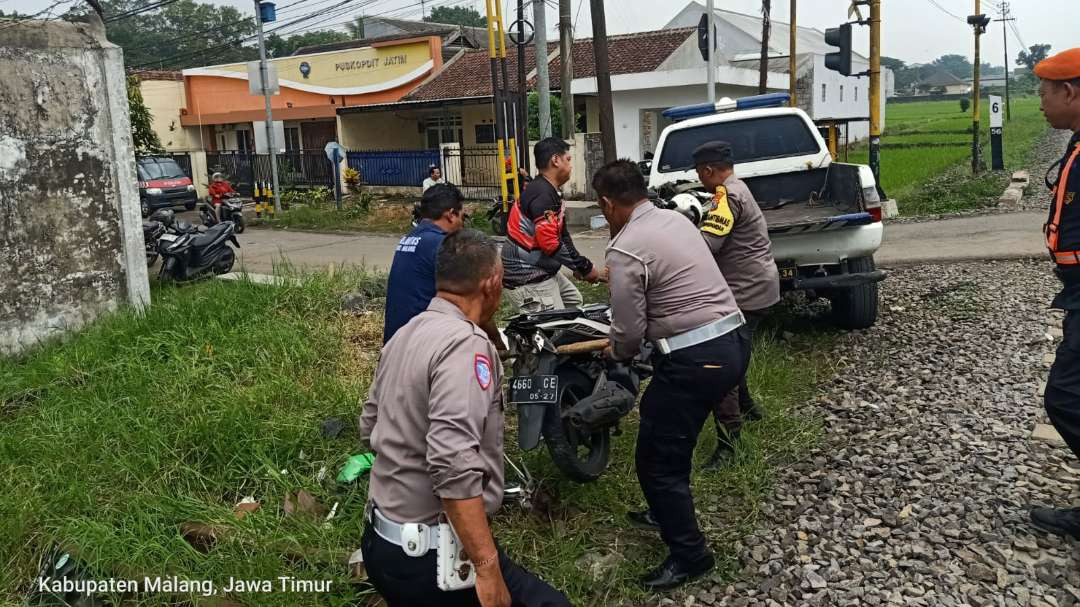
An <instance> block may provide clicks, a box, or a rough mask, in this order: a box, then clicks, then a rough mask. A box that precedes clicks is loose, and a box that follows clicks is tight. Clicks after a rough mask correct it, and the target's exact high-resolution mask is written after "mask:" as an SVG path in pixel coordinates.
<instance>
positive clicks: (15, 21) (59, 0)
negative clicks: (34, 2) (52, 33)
mask: <svg viewBox="0 0 1080 607" xmlns="http://www.w3.org/2000/svg"><path fill="white" fill-rule="evenodd" d="M75 1H76V0H56V1H55V2H53V3H52V4H50V5H49V6H48V7H47V8H45V9H44V10H41V11H38V12H36V13H34V14H33V15H26V16H24V17H17V18H15V19H12V20H11V23H3V24H2V27H0V30H3V29H7V28H9V27H15V26H16V25H18V24H19V23H22V22H23V21H31V20H34V19H39V18H40V17H42V16H43V15H47V16H46V17H45V19H44V21H48V20H49V19H54V18H55V17H54V16H53V14H52V13H53V11H54V10H56V8H57V7H59V6H60V5H61V4H71V3H72V2H75Z"/></svg>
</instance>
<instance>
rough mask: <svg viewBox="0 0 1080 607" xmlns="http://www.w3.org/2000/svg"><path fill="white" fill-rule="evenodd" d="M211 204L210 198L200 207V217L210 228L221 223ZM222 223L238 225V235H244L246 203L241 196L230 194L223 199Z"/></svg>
mask: <svg viewBox="0 0 1080 607" xmlns="http://www.w3.org/2000/svg"><path fill="white" fill-rule="evenodd" d="M211 204H212V200H211V198H210V197H209V196H208V197H207V198H206V202H204V203H202V204H201V205H199V216H201V217H202V222H203V225H204V226H206V227H208V228H209V227H212V226H215V225H217V224H218V223H219V221H218V219H217V217H215V215H214V208H213V207H212V206H211ZM221 221H222V222H224V221H231V222H233V223H234V224H236V233H237V234H243V233H244V229H245V228H246V227H247V221H246V220H245V219H244V201H243V200H242V199H241V198H240V195H239V194H236V193H229V194H226V195H225V197H224V198H222V200H221Z"/></svg>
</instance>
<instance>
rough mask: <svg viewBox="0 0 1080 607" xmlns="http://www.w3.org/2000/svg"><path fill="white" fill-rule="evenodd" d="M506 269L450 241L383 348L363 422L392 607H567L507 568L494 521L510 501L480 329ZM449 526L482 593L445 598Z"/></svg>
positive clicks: (370, 526) (372, 566) (489, 245)
mask: <svg viewBox="0 0 1080 607" xmlns="http://www.w3.org/2000/svg"><path fill="white" fill-rule="evenodd" d="M502 274H503V272H502V263H501V261H500V259H499V248H498V245H497V244H496V243H495V241H494V240H492V239H490V238H488V237H486V236H484V235H483V234H481V233H479V232H476V231H474V230H463V231H460V232H456V233H454V234H451V235H449V236H447V237H446V238H445V240H443V242H442V245H441V246H440V249H439V254H438V258H437V261H436V270H435V282H436V296H435V298H434V299H432V300H431V304H430V305H429V306H428V309H427V310H426V311H425V312H422V313H421V314H419V315H418V316H416V317H414V318H413V319H412V320H410V321H409V322H408V324H406V325H405V326H404V327H402V328H401V329H399V330H398V331H397V332H396V333H395V334H394V336H393V338H391V339H390V341H389V342H387V344H386V346H385V347H384V348H383V351H382V357H381V359H380V361H379V366H378V369H377V370H376V372H375V381H374V383H373V384H372V387H371V392H370V395H369V397H368V400H367V402H365V403H364V407H363V413H362V415H361V420H360V429H361V435H362V437H363V438H366V439H368V440H369V442H370V444H371V447H372V450H374V451H375V453H376V454H377V457H376V458H375V464H374V466H373V468H372V471H371V484H370V488H369V493H368V496H369V500H370V504H369V506H370V509H369V512H370V514H369V516H368V521H367V526H366V528H365V530H364V535H363V539H362V542H361V549H362V551H363V555H364V563H365V566H366V568H367V572H368V576H369V578H370V580H371V582H372V584H373V585H374V586H375V589H376V590H378V591H379V593H380V594H381V595H382V596H383V598H385V599H386V601H387V603H388V604H389V605H391V606H392V607H394V606H402V607H414V606H420V605H440V606H442V605H449V606H457V605H468V606H475V605H482V606H483V607H492V606H498V607H509V606H510V605H511V604H513V605H525V606H533V605H535V606H551V607H555V606H559V607H561V606H564V605H569V604H570V603H569V602H568V601H567V599H566V597H565V596H564V595H562V594H561V593H560V592H558V591H556V590H554V589H553V588H551V586H549V585H547V584H546V583H544V582H542V581H541V580H540V579H538V578H537V577H536V576H535V575H533V574H531V573H529V572H528V571H525V570H524V569H522V568H521V567H519V566H518V565H516V564H515V563H514V562H513V561H511V560H510V559H509V558H508V557H507V556H506V555H505V554H504V553H503V552H502V551H501V550H499V549H498V548H497V546H496V544H495V540H494V539H493V538H492V534H491V528H490V527H489V525H488V517H489V516H490V515H491V514H493V513H494V512H495V510H496V509H498V507H499V506H500V504H501V503H502V497H503V407H502V396H501V392H500V390H501V385H500V382H501V363H500V360H499V354H498V352H496V350H495V346H494V345H492V343H491V341H490V340H489V339H488V337H487V335H486V334H485V333H484V331H483V330H482V329H481V328H480V327H481V326H484V325H486V324H487V323H488V322H489V321H490V320H491V319H492V317H493V316H494V315H495V312H496V310H497V309H498V307H499V297H500V295H501V294H502ZM443 519H445V520H446V521H448V522H449V523H450V524H451V525H452V526H453V529H454V531H455V532H456V535H457V536H458V537H459V538H460V545H461V547H462V548H463V550H464V553H465V555H467V557H468V560H469V561H471V565H470V567H471V568H474V570H475V574H476V579H475V587H474V588H467V589H462V590H454V591H444V590H440V588H439V584H438V582H437V559H438V557H439V554H438V551H437V550H436V546H437V545H438V536H437V533H436V529H437V528H438V523H439V522H440V520H443Z"/></svg>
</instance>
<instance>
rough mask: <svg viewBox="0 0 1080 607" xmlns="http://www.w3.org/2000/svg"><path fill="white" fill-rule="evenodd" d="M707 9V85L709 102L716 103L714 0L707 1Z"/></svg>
mask: <svg viewBox="0 0 1080 607" xmlns="http://www.w3.org/2000/svg"><path fill="white" fill-rule="evenodd" d="M705 10H706V11H708V15H709V18H708V21H707V22H706V23H707V26H708V32H709V33H708V35H707V41H708V44H709V52H708V53H706V57H707V59H706V61H705V63H707V64H708V66H709V67H708V68H707V69H708V70H709V78H708V84H706V86H708V87H709V94H708V99H709V103H716V40H714V39H713V35H714V33H715V31H716V30H715V29H714V28H715V27H716V9H715V8H714V6H713V0H708V1H707V2H706V4H705Z"/></svg>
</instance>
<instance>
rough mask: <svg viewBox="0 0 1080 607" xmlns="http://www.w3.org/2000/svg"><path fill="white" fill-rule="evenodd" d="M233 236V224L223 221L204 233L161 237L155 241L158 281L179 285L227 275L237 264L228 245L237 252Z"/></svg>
mask: <svg viewBox="0 0 1080 607" xmlns="http://www.w3.org/2000/svg"><path fill="white" fill-rule="evenodd" d="M178 223H186V222H178ZM187 225H190V224H187ZM233 232H234V226H233V223H232V222H231V221H223V222H221V223H219V224H217V225H215V226H213V227H211V228H209V229H207V230H206V231H205V232H196V233H191V232H183V233H172V232H169V233H165V234H162V235H161V237H160V238H159V239H158V253H160V254H161V258H162V262H161V272H160V274H159V277H160V279H161V280H163V281H164V280H174V281H177V282H181V281H188V280H194V279H196V278H201V277H203V276H207V275H209V274H211V273H213V274H226V273H228V272H230V271H231V270H232V267H233V263H235V262H236V253H234V252H233V250H232V248H231V247H229V242H232V244H233V246H235V247H237V248H240V243H239V242H237V240H236V236H234V235H233Z"/></svg>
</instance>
